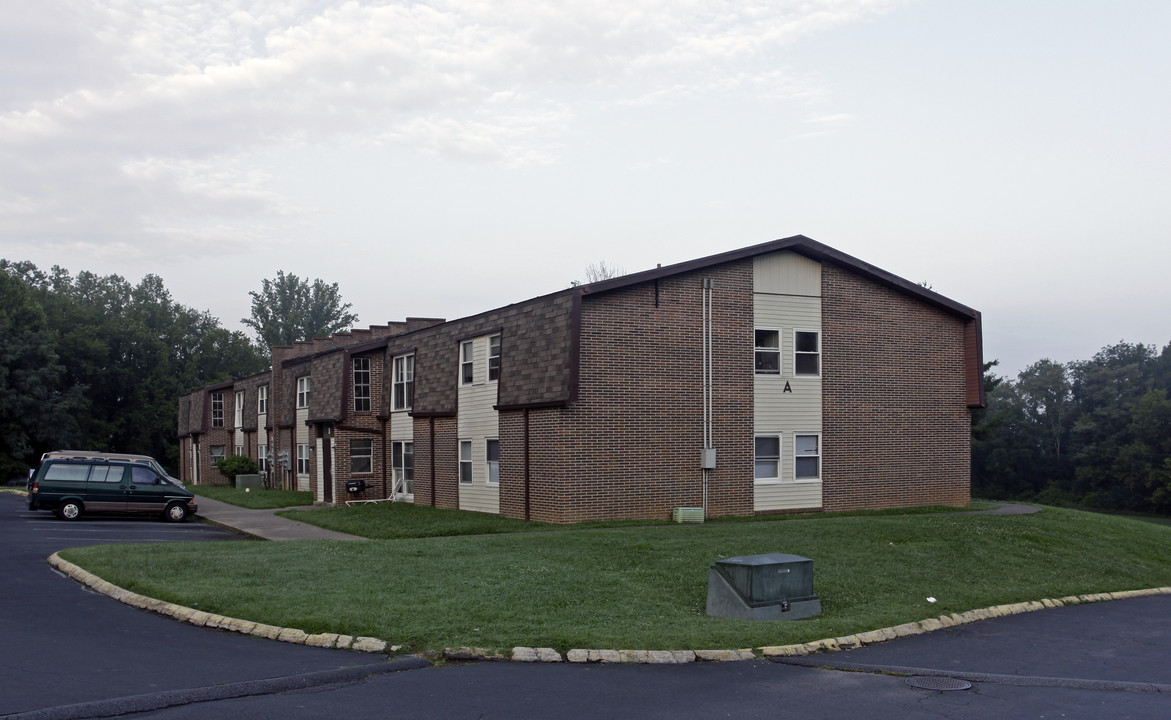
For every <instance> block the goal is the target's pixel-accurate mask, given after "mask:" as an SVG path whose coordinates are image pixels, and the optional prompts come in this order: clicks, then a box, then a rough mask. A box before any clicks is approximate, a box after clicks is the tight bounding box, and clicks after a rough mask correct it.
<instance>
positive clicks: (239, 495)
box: [187, 484, 313, 510]
mask: <svg viewBox="0 0 1171 720" xmlns="http://www.w3.org/2000/svg"><path fill="white" fill-rule="evenodd" d="M187 489H188V490H190V491H191V492H193V493H195V494H196V495H200V496H202V497H207V498H211V499H212V500H219V501H220V502H226V503H228V504H230V505H238V506H239V507H246V508H251V509H253V510H267V509H269V508H283V507H296V506H297V505H312V504H313V493H311V492H301V491H298V490H265V489H262V488H257V489H253V490H250V491H244V490H237V489H236V488H234V487H228V486H227V485H194V484H192V485H188V486H187Z"/></svg>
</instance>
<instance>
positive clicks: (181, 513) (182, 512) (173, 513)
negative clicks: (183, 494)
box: [163, 503, 188, 523]
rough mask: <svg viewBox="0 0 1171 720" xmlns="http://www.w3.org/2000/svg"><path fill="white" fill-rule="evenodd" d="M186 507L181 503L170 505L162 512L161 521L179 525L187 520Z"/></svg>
mask: <svg viewBox="0 0 1171 720" xmlns="http://www.w3.org/2000/svg"><path fill="white" fill-rule="evenodd" d="M187 514H188V513H187V506H186V505H183V504H182V503H171V504H170V505H168V506H167V509H166V511H165V512H163V519H164V520H166V521H167V522H173V523H181V522H183V521H184V520H186V519H187Z"/></svg>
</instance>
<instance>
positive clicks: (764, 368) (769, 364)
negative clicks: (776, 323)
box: [756, 328, 781, 375]
mask: <svg viewBox="0 0 1171 720" xmlns="http://www.w3.org/2000/svg"><path fill="white" fill-rule="evenodd" d="M780 372H781V331H780V330H771V329H768V328H757V329H756V374H757V375H779V374H780Z"/></svg>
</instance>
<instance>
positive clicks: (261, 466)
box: [256, 445, 268, 473]
mask: <svg viewBox="0 0 1171 720" xmlns="http://www.w3.org/2000/svg"><path fill="white" fill-rule="evenodd" d="M256 469H257V470H259V471H260V472H262V473H263V472H268V446H267V445H257V446H256Z"/></svg>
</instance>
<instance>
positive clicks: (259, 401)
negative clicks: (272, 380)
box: [256, 385, 268, 415]
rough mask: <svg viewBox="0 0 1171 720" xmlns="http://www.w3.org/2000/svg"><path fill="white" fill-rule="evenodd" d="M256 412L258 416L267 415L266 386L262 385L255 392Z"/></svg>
mask: <svg viewBox="0 0 1171 720" xmlns="http://www.w3.org/2000/svg"><path fill="white" fill-rule="evenodd" d="M256 412H257V413H258V414H260V415H267V414H268V386H267V385H262V386H260V388H259V389H258V390H257V395H256Z"/></svg>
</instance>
